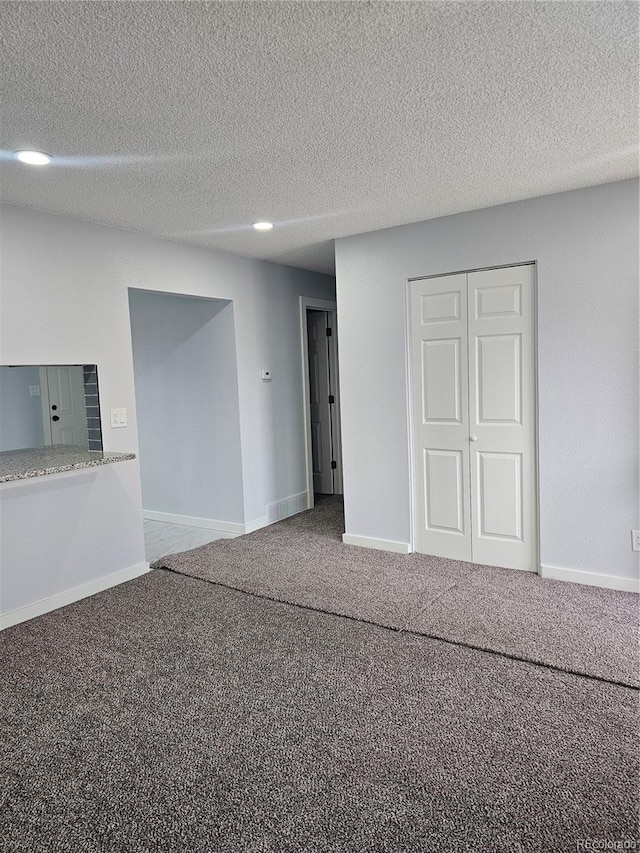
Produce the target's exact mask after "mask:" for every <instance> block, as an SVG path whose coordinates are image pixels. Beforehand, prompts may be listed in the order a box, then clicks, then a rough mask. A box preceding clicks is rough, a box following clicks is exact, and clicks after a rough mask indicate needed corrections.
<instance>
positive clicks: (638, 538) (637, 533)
mask: <svg viewBox="0 0 640 853" xmlns="http://www.w3.org/2000/svg"><path fill="white" fill-rule="evenodd" d="M631 548H632V549H633V550H634V551H640V530H632V531H631Z"/></svg>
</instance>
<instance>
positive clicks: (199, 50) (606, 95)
mask: <svg viewBox="0 0 640 853" xmlns="http://www.w3.org/2000/svg"><path fill="white" fill-rule="evenodd" d="M638 9H639V7H638V4H637V3H636V2H630V3H627V2H606V3H599V2H549V3H548V2H493V3H484V2H460V3H459V2H450V0H448V1H447V2H428V0H425V2H372V3H369V2H285V3H282V2H209V3H200V2H174V3H165V2H44V3H37V2H16V3H12V2H2V3H0V32H1V43H0V62H1V68H0V71H1V74H0V87H1V88H0V97H1V101H0V133H1V138H0V147H1V148H2V150H3V153H2V156H1V163H0V177H1V186H2V197H3V199H4V200H5V201H8V202H11V203H15V204H20V205H26V206H29V207H34V208H39V209H41V210H47V211H53V212H57V213H65V214H69V215H71V216H76V217H80V218H83V219H88V220H92V221H95V222H101V223H104V224H108V225H115V226H120V227H124V228H128V229H132V230H134V231H140V232H144V233H148V234H155V235H161V236H164V237H170V238H172V239H175V240H179V241H182V242H187V243H193V244H195V245H199V246H206V247H210V248H214V249H221V250H223V251H227V252H233V253H235V254H239V255H246V256H249V257H255V258H264V259H267V260H272V261H277V262H280V263H285V264H291V265H293V266H300V267H304V268H308V269H316V270H320V271H323V272H332V271H333V239H334V238H335V237H340V236H344V235H348V234H357V233H361V232H364V231H371V230H374V229H378V228H384V227H388V226H392V225H398V224H403V223H407V222H415V221H419V220H423V219H429V218H432V217H436V216H442V215H445V214H449V213H455V212H459V211H463V210H471V209H474V208H479V207H486V206H490V205H495V204H500V203H503V202H508V201H514V200H517V199H522V198H528V197H532V196H538V195H543V194H547V193H552V192H558V191H561V190H568V189H573V188H576V187H583V186H590V185H594V184H599V183H606V182H608V181H615V180H619V179H622V178H627V177H631V176H634V175H637V174H638ZM31 147H33V148H38V149H42V150H45V151H48V152H49V153H51V154H53V155H54V156H55V158H56V160H55V162H54V164H53V165H51V166H49V167H48V168H46V169H35V168H30V167H26V166H24V165H21V164H18V163H16V162H15V161H13V160H12V159H10V157H9V152H11V151H13V150H15V149H18V148H31ZM257 219H271V220H273V221H274V222H275V223H276V226H277V227H276V229H274V231H272V232H270V233H266V234H265V233H256V232H254V231H253V230H252V229H251V228H250V227H249V223H251V222H253V221H255V220H257Z"/></svg>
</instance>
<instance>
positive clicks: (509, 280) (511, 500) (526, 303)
mask: <svg viewBox="0 0 640 853" xmlns="http://www.w3.org/2000/svg"><path fill="white" fill-rule="evenodd" d="M533 269H534V268H533V265H527V266H518V267H509V268H502V269H495V270H482V271H479V272H472V273H469V274H468V283H469V290H468V296H469V412H470V423H469V432H470V454H471V472H470V473H471V496H472V500H471V528H472V554H473V561H474V562H476V563H488V564H490V565H496V566H506V567H509V568H517V569H527V570H530V571H537V532H536V531H537V525H536V498H535V495H536V482H535V382H534V358H533V346H534V340H533Z"/></svg>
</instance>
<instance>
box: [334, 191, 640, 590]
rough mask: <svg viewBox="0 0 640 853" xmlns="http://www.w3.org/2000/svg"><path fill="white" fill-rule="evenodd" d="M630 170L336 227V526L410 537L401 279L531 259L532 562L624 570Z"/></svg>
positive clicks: (631, 345) (607, 572)
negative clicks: (535, 527)
mask: <svg viewBox="0 0 640 853" xmlns="http://www.w3.org/2000/svg"><path fill="white" fill-rule="evenodd" d="M638 226H639V223H638V182H637V180H632V181H622V182H619V183H613V184H606V185H603V186H599V187H593V188H589V189H584V190H576V191H573V192H567V193H561V194H558V195H552V196H546V197H543V198H537V199H531V200H528V201H522V202H517V203H514V204H508V205H503V206H499V207H493V208H487V209H484V210H477V211H473V212H470V213H463V214H460V215H456V216H448V217H444V218H442V219H436V220H432V221H429V222H420V223H416V224H413V225H406V226H402V227H399V228H392V229H388V230H385V231H378V232H375V233H369V234H361V235H358V236H354V237H346V238H343V239H340V240H337V242H336V264H337V301H338V317H339V324H340V325H339V329H340V332H339V353H340V389H341V394H342V440H343V459H344V491H345V510H346V529H347V532H348V533H350V534H353V535H356V536H364V537H372V538H378V539H383V540H391V541H395V542H406V543H408V542H410V541H411V530H412V518H411V515H412V510H411V484H410V443H409V420H408V394H407V280H408V279H409V278H411V277H418V276H429V275H440V274H443V273H450V272H458V271H463V270H473V269H481V268H486V267H495V266H503V265H509V264H515V263H521V262H524V261H535V262H536V264H537V292H538V419H539V429H538V445H539V478H540V548H541V562H542V564H543V566H546V567H557V568H560V569H569V570H574V571H576V572H583V573H592V574H593V575H594V576H615V577H620V578H626V579H635V578H637V577H638V564H639V557H638V554H636V553H633V552H632V550H631V536H630V531H631V529H638V527H640V523H639V500H640V499H639V488H638V452H639V437H638V361H639V359H638V291H639V288H638V233H639V228H638Z"/></svg>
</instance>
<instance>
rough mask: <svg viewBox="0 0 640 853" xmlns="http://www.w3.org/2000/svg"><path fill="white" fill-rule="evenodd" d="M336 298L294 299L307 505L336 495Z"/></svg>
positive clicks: (338, 446) (339, 491)
mask: <svg viewBox="0 0 640 853" xmlns="http://www.w3.org/2000/svg"><path fill="white" fill-rule="evenodd" d="M336 314H337V312H336V303H335V302H330V301H328V300H324V299H315V300H314V299H310V298H307V297H301V298H300V331H301V340H302V378H303V400H304V425H305V453H306V469H307V506H308V507H309V508H311V507H312V506H314V505H315V501H316V496H318V497H320V496H323V495H341V494H342V492H343V486H342V444H341V431H340V391H339V377H338V338H337V316H336Z"/></svg>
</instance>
